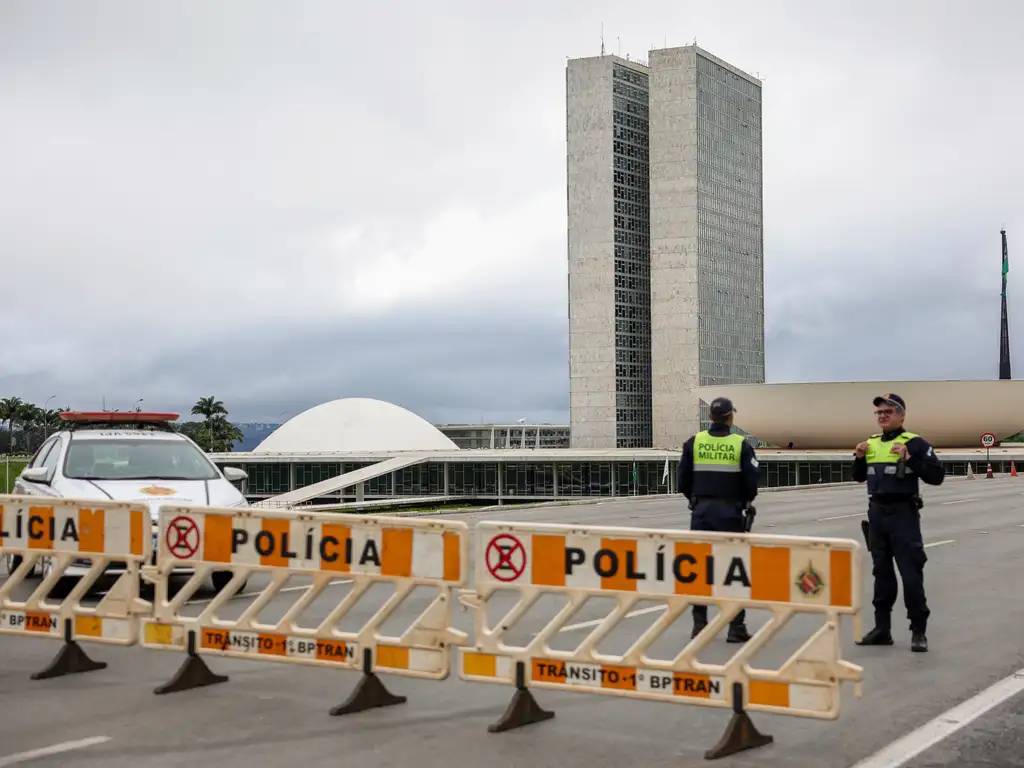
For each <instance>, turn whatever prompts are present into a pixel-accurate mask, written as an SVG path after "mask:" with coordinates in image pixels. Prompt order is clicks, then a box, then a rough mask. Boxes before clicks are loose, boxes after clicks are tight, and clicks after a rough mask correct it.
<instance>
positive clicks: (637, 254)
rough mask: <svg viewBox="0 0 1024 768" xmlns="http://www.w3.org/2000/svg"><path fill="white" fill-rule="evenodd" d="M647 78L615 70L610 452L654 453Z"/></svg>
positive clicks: (622, 68)
mask: <svg viewBox="0 0 1024 768" xmlns="http://www.w3.org/2000/svg"><path fill="white" fill-rule="evenodd" d="M648 125H649V124H648V91H647V74H646V73H642V72H639V71H637V70H635V69H631V68H629V67H626V66H623V65H621V64H618V63H616V64H614V65H613V67H612V134H613V135H612V157H613V164H614V169H613V172H614V185H613V186H614V197H615V200H614V202H615V206H614V217H615V222H614V224H615V227H614V231H615V445H616V447H618V448H643V447H648V446H650V445H651V440H652V430H651V237H650V235H651V224H650V170H649V168H650V166H649V161H650V158H649V128H648Z"/></svg>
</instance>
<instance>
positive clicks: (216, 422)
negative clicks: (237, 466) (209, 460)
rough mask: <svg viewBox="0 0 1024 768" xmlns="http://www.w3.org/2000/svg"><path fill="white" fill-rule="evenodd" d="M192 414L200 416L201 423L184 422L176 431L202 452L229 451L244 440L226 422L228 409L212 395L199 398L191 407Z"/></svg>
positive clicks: (238, 432)
mask: <svg viewBox="0 0 1024 768" xmlns="http://www.w3.org/2000/svg"><path fill="white" fill-rule="evenodd" d="M192 414H193V415H195V416H202V417H203V419H204V420H203V421H201V422H197V421H186V422H184V423H182V424H179V425H178V431H179V432H181V433H182V434H184V435H187V436H188V437H189V438H190V439H192V440H193V441H194V442H195V443H196V444H197V445H198V446H199V447H200V448H202V449H203V450H204V451H209V452H218V451H230V450H231V448H232V446H233V445H234V444H235V443H239V442H241V441H242V440H243V439H245V436H244V435H243V434H242V432H241V430H240V429H238V427H236V426H235V425H234V424H232V423H231V422H230V421H228V419H227V417H228V409H227V408H225V407H224V403H223V402H222V401H220V400H218V399H217V398H216V397H214V396H213V395H210V396H209V397H201V398H199V399H198V400H197V401H196V404H195V405H193V406H192Z"/></svg>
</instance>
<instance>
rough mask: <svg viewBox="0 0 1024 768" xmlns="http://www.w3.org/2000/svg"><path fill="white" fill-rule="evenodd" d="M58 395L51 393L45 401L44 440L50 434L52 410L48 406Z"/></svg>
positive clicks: (44, 440)
mask: <svg viewBox="0 0 1024 768" xmlns="http://www.w3.org/2000/svg"><path fill="white" fill-rule="evenodd" d="M55 397H56V395H50V396H49V397H48V398H46V400H44V401H43V442H44V443H45V442H46V438H48V437H49V436H50V412H49V410H47V408H46V406H48V405H49V404H50V401H51V400H53V398H55Z"/></svg>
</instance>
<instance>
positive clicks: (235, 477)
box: [223, 467, 249, 483]
mask: <svg viewBox="0 0 1024 768" xmlns="http://www.w3.org/2000/svg"><path fill="white" fill-rule="evenodd" d="M223 472H224V479H225V480H227V481H228V482H229V483H237V482H238V481H239V480H248V479H249V473H248V472H246V471H245V470H244V469H239V468H238V467H224V469H223Z"/></svg>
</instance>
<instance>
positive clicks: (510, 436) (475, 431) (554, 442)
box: [435, 424, 569, 450]
mask: <svg viewBox="0 0 1024 768" xmlns="http://www.w3.org/2000/svg"><path fill="white" fill-rule="evenodd" d="M435 426H436V427H437V428H438V430H440V432H441V434H443V435H444V436H445V437H447V438H448V439H449V440H451V441H452V442H453V443H455V444H456V445H457V446H458V447H459V448H463V449H467V450H476V449H480V448H492V449H493V448H568V447H569V425H568V424H436V425H435Z"/></svg>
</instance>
